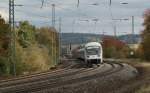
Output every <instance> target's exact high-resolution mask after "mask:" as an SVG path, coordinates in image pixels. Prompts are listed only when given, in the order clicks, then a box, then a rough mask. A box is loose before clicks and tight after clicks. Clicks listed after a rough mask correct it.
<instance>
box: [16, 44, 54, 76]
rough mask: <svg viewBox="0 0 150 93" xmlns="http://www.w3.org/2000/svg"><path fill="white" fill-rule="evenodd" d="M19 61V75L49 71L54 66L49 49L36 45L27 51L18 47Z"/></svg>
mask: <svg viewBox="0 0 150 93" xmlns="http://www.w3.org/2000/svg"><path fill="white" fill-rule="evenodd" d="M17 60H18V62H17V66H18V69H17V71H18V74H23V73H33V72H41V71H47V70H49V68H50V67H52V66H53V65H52V61H51V57H50V55H49V53H48V49H47V48H46V47H42V48H39V47H38V45H36V44H34V45H32V46H30V47H28V48H25V49H23V48H22V47H20V46H19V45H17Z"/></svg>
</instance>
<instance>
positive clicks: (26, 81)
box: [0, 60, 125, 93]
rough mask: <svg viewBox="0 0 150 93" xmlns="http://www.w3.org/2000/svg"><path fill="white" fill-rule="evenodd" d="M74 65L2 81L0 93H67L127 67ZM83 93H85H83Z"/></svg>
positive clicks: (115, 64) (108, 64) (116, 65)
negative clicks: (71, 89)
mask: <svg viewBox="0 0 150 93" xmlns="http://www.w3.org/2000/svg"><path fill="white" fill-rule="evenodd" d="M73 61H77V60H73ZM69 63H71V62H69ZM74 63H75V62H72V63H71V64H70V65H69V67H68V66H67V67H66V68H64V69H60V70H56V71H53V72H45V73H38V74H37V75H36V74H35V75H31V76H25V77H23V76H22V77H20V78H15V79H12V80H8V81H7V80H6V81H2V82H0V92H1V93H30V92H35V93H37V92H38V93H43V92H45V93H46V92H48V93H55V92H59V93H60V92H61V93H66V92H67V91H68V89H70V86H71V88H73V87H72V86H78V85H79V86H80V85H82V84H84V83H85V82H88V81H91V80H96V79H99V78H104V77H106V76H111V75H113V74H115V73H117V72H120V71H122V70H124V69H125V65H124V64H120V63H111V62H109V63H104V64H102V65H100V67H96V68H85V67H82V66H81V65H83V64H78V63H80V62H76V63H77V64H74ZM81 63H82V62H81ZM68 86H69V87H68ZM65 87H66V89H67V91H66V89H63V88H65ZM67 87H68V88H67ZM63 90H64V92H63ZM69 92H70V91H69ZM69 92H68V93H69ZM76 93H77V92H76ZM81 93H83V91H82V92H81ZM93 93H94V92H93Z"/></svg>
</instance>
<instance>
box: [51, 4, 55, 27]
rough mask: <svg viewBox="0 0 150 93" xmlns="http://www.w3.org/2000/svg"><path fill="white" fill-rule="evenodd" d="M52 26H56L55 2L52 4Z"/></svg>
mask: <svg viewBox="0 0 150 93" xmlns="http://www.w3.org/2000/svg"><path fill="white" fill-rule="evenodd" d="M52 27H54V28H55V4H52Z"/></svg>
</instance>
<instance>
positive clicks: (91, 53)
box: [86, 48, 100, 55]
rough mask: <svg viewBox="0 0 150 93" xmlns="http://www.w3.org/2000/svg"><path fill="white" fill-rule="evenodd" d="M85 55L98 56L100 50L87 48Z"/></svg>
mask: <svg viewBox="0 0 150 93" xmlns="http://www.w3.org/2000/svg"><path fill="white" fill-rule="evenodd" d="M86 53H87V55H98V54H99V53H100V48H87V49H86Z"/></svg>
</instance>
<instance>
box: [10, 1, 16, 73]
mask: <svg viewBox="0 0 150 93" xmlns="http://www.w3.org/2000/svg"><path fill="white" fill-rule="evenodd" d="M14 6H15V5H14V0H9V25H10V36H11V40H10V50H11V51H10V61H11V62H12V64H13V74H14V76H16V50H15V45H16V44H15V21H14V20H15V13H14Z"/></svg>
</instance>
